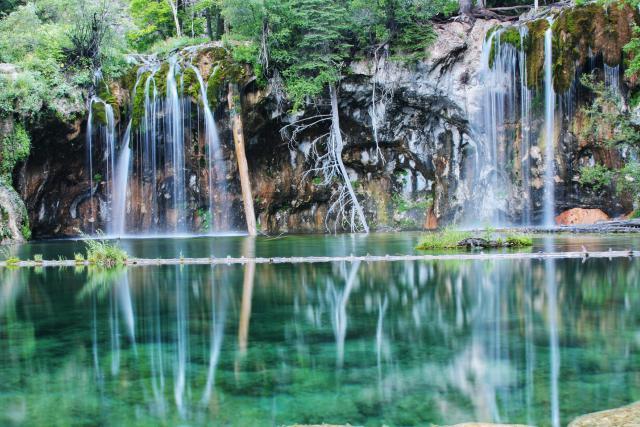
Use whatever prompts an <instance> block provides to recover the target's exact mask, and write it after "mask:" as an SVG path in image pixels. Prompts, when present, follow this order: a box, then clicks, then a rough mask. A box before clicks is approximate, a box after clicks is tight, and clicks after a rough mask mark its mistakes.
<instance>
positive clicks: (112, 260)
mask: <svg viewBox="0 0 640 427" xmlns="http://www.w3.org/2000/svg"><path fill="white" fill-rule="evenodd" d="M85 244H86V246H87V257H86V258H87V260H88V261H89V262H90V263H91V264H96V265H99V266H102V267H107V268H111V267H115V266H117V265H124V264H126V262H127V258H128V255H127V253H126V252H125V251H124V250H123V249H122V248H121V247H119V246H118V245H117V244H116V243H112V242H109V241H107V240H87V241H86V242H85Z"/></svg>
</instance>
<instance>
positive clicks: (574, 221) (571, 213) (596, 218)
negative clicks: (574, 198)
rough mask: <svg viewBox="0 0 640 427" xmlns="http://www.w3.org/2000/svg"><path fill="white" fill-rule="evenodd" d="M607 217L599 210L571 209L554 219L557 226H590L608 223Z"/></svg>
mask: <svg viewBox="0 0 640 427" xmlns="http://www.w3.org/2000/svg"><path fill="white" fill-rule="evenodd" d="M609 219H610V218H609V215H607V214H606V213H604V212H603V211H602V210H600V209H582V208H573V209H569V210H567V211H564V212H562V213H561V214H560V215H558V216H557V217H556V224H558V225H590V224H596V223H598V222H601V221H608V220H609Z"/></svg>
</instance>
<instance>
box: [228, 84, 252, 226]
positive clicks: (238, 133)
mask: <svg viewBox="0 0 640 427" xmlns="http://www.w3.org/2000/svg"><path fill="white" fill-rule="evenodd" d="M227 101H228V103H229V112H230V113H231V124H232V126H233V142H234V143H235V147H236V159H237V161H238V173H239V174H240V186H241V188H242V202H243V203H244V216H245V217H246V219H247V232H248V233H249V235H250V236H255V235H256V234H257V230H256V214H255V212H254V210H253V196H252V195H251V181H250V180H249V166H248V165H247V156H246V154H245V149H244V127H243V125H242V107H241V105H240V92H239V91H238V85H237V84H235V83H229V95H228V97H227Z"/></svg>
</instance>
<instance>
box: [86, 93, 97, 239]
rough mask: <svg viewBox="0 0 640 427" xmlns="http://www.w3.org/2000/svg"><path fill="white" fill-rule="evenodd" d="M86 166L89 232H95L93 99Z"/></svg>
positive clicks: (90, 111) (90, 104) (88, 120)
mask: <svg viewBox="0 0 640 427" xmlns="http://www.w3.org/2000/svg"><path fill="white" fill-rule="evenodd" d="M86 140H87V141H86V142H87V165H88V167H89V201H90V208H91V218H90V220H89V223H90V224H91V232H92V233H93V232H95V229H94V226H93V225H94V224H95V220H96V210H95V206H94V204H93V98H92V99H91V100H90V101H89V117H88V118H87V137H86Z"/></svg>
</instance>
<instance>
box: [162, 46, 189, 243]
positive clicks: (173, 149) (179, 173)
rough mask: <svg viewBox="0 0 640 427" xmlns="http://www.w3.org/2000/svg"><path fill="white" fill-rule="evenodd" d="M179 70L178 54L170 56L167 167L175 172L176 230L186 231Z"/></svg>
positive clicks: (166, 117)
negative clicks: (177, 73) (177, 75)
mask: <svg viewBox="0 0 640 427" xmlns="http://www.w3.org/2000/svg"><path fill="white" fill-rule="evenodd" d="M177 71H179V65H178V56H177V55H173V56H172V57H171V58H169V73H168V74H167V108H166V115H165V129H166V135H165V138H166V141H167V144H166V145H165V150H167V151H166V152H165V155H166V156H167V158H168V159H170V160H169V162H168V163H167V165H166V166H167V167H169V168H170V170H168V171H167V174H171V172H173V215H174V216H175V217H174V218H173V222H174V223H175V224H174V231H176V232H184V231H185V221H186V214H185V201H186V197H185V192H186V185H185V173H184V169H185V162H184V123H183V116H182V99H181V97H180V96H179V95H178V86H177V84H176V72H177Z"/></svg>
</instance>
